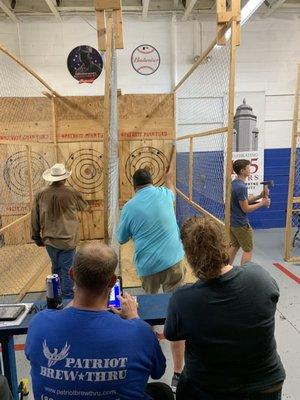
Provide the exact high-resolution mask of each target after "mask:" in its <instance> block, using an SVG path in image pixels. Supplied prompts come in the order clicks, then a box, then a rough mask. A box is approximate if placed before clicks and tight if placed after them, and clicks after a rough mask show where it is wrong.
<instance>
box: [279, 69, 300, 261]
mask: <svg viewBox="0 0 300 400" xmlns="http://www.w3.org/2000/svg"><path fill="white" fill-rule="evenodd" d="M299 95H300V64H298V71H297V81H296V91H295V101H294V115H293V128H292V142H291V158H290V174H289V190H288V201H287V212H286V223H285V235H284V254H283V257H284V259H285V260H287V261H288V260H289V259H290V258H291V237H292V212H293V199H294V188H295V169H296V159H297V132H298V118H299Z"/></svg>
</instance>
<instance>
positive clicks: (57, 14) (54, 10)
mask: <svg viewBox="0 0 300 400" xmlns="http://www.w3.org/2000/svg"><path fill="white" fill-rule="evenodd" d="M45 2H46V3H47V5H48V7H49V8H50V10H51V12H52V13H53V14H54V15H55V18H56V19H58V20H59V21H61V16H60V14H59V12H58V11H57V9H56V7H55V5H54V4H53V2H52V0H45Z"/></svg>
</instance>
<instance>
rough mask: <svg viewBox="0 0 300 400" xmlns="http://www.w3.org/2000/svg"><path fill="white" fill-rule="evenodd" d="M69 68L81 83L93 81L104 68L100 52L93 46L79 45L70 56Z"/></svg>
mask: <svg viewBox="0 0 300 400" xmlns="http://www.w3.org/2000/svg"><path fill="white" fill-rule="evenodd" d="M67 64H68V70H69V72H70V74H71V75H72V76H73V78H75V79H76V80H77V81H79V83H93V82H94V80H95V79H97V78H98V77H99V76H100V74H101V72H102V68H103V60H102V57H101V55H100V53H99V52H98V51H97V50H96V49H94V48H93V47H91V46H85V45H82V46H77V47H75V49H73V50H72V51H71V52H70V54H69V56H68V62H67Z"/></svg>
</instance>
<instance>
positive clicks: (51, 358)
mask: <svg viewBox="0 0 300 400" xmlns="http://www.w3.org/2000/svg"><path fill="white" fill-rule="evenodd" d="M69 349H70V345H68V342H66V344H65V346H64V347H63V348H62V350H61V351H60V352H59V351H58V349H57V348H54V351H53V353H51V351H50V349H49V347H48V346H47V342H46V339H45V340H44V342H43V353H44V356H45V357H46V358H47V360H48V368H50V367H52V366H53V365H55V364H56V363H57V362H58V361H61V360H63V359H64V358H66V357H67V356H68V354H69Z"/></svg>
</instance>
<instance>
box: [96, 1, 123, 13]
mask: <svg viewBox="0 0 300 400" xmlns="http://www.w3.org/2000/svg"><path fill="white" fill-rule="evenodd" d="M94 6H95V10H96V11H106V10H120V8H121V0H94Z"/></svg>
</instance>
